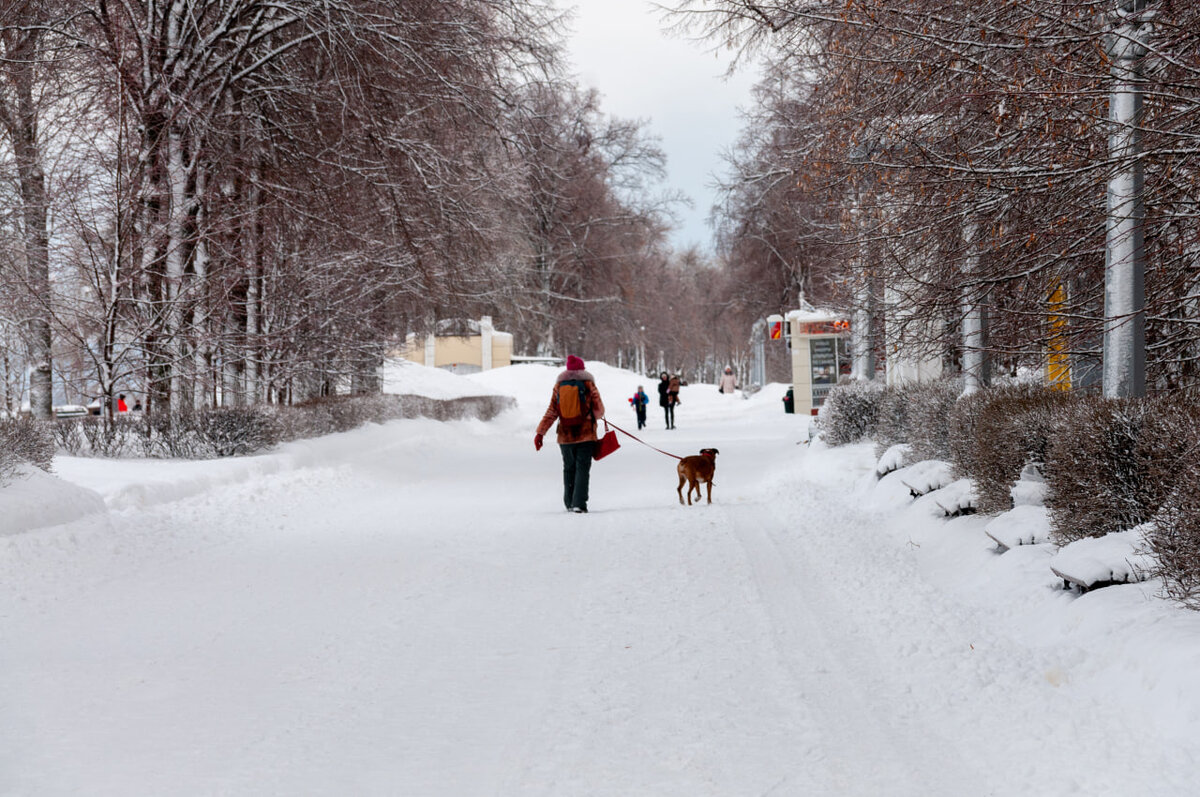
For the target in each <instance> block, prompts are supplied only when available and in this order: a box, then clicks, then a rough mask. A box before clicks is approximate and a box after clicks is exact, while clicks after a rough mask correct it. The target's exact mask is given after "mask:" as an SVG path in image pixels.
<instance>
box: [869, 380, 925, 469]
mask: <svg viewBox="0 0 1200 797" xmlns="http://www.w3.org/2000/svg"><path fill="white" fill-rule="evenodd" d="M918 387H919V386H918V385H916V384H911V385H899V386H889V387H886V388H884V390H883V395H882V396H880V397H879V414H878V416H877V418H876V421H875V433H874V434H873V435H872V437H873V438H874V439H875V456H876V457H881V456H883V454H884V452H886V451H887V450H888V449H890V448H891V447H892V446H895V445H899V444H900V443H910V442H911V441H912V424H911V419H912V412H913V410H914V409H916V401H917V398H916V394H917V392H918Z"/></svg>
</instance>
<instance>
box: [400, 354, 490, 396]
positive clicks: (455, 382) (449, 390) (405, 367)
mask: <svg viewBox="0 0 1200 797" xmlns="http://www.w3.org/2000/svg"><path fill="white" fill-rule="evenodd" d="M381 375H382V378H383V392H384V393H392V394H395V395H400V396H424V397H425V398H432V399H443V400H445V399H456V398H464V397H467V396H487V395H496V393H495V392H494V391H492V392H489V391H488V390H486V389H485V388H484V387H483V386H482V385H480V384H479V383H477V382H472V381H471V380H470V379H467V378H465V377H462V376H459V375H457V374H452V373H450V372H449V371H446V370H444V369H441V368H430V367H428V366H425V365H420V364H418V363H414V362H411V361H409V360H403V359H391V360H388V361H387V362H385V363H384V365H383V368H382V369H381ZM502 395H508V394H502Z"/></svg>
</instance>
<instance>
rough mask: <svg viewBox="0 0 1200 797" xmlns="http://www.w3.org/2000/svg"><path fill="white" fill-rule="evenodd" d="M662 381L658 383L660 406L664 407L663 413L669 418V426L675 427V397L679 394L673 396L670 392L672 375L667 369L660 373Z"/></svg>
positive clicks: (669, 427)
mask: <svg viewBox="0 0 1200 797" xmlns="http://www.w3.org/2000/svg"><path fill="white" fill-rule="evenodd" d="M659 379H661V380H662V381H660V382H659V383H658V406H660V407H662V408H663V415H664V416H665V417H666V419H667V428H668V429H673V428H675V399H676V398H678V396H677V395H676V396H674V397H672V396H671V395H670V393H669V392H668V390H669V388H670V386H671V375H670V374H668V373H667V372H666V371H663V372H662V373H661V374H659Z"/></svg>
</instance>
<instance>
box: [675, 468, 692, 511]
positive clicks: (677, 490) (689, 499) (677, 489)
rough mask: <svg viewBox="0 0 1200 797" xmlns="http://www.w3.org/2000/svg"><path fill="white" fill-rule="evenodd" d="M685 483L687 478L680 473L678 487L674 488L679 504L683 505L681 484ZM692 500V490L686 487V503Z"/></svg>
mask: <svg viewBox="0 0 1200 797" xmlns="http://www.w3.org/2000/svg"><path fill="white" fill-rule="evenodd" d="M685 481H687V477H686V476H684V475H683V474H682V473H681V474H679V486H678V487H676V488H675V492H676V493H678V494H679V503H680V504H681V505H682V504H683V483H684V482H685ZM691 500H692V488H691V487H688V501H689V502H690V501H691Z"/></svg>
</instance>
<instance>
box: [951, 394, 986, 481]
mask: <svg viewBox="0 0 1200 797" xmlns="http://www.w3.org/2000/svg"><path fill="white" fill-rule="evenodd" d="M989 400H990V397H989V396H988V392H987V391H986V390H980V391H978V392H976V393H971V394H970V395H967V396H961V395H960V396H959V398H957V399H955V401H954V406H953V407H951V408H950V414H949V417H948V419H947V428H948V429H949V433H950V439H949V446H948V447H949V449H950V458H949V459H950V462H951V463H952V464H953V465H954V472H955V474H956V475H958V476H959V477H969V476H970V475H971V474H972V473H978V472H979V469H980V467H981V466H980V463H979V461H978V457H979V446H978V445H977V444H976V442H975V440H976V437H975V428H976V426H978V425H979V414H980V413H981V412H982V411H983V408H984V407H985V406H987V403H988V401H989Z"/></svg>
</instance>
